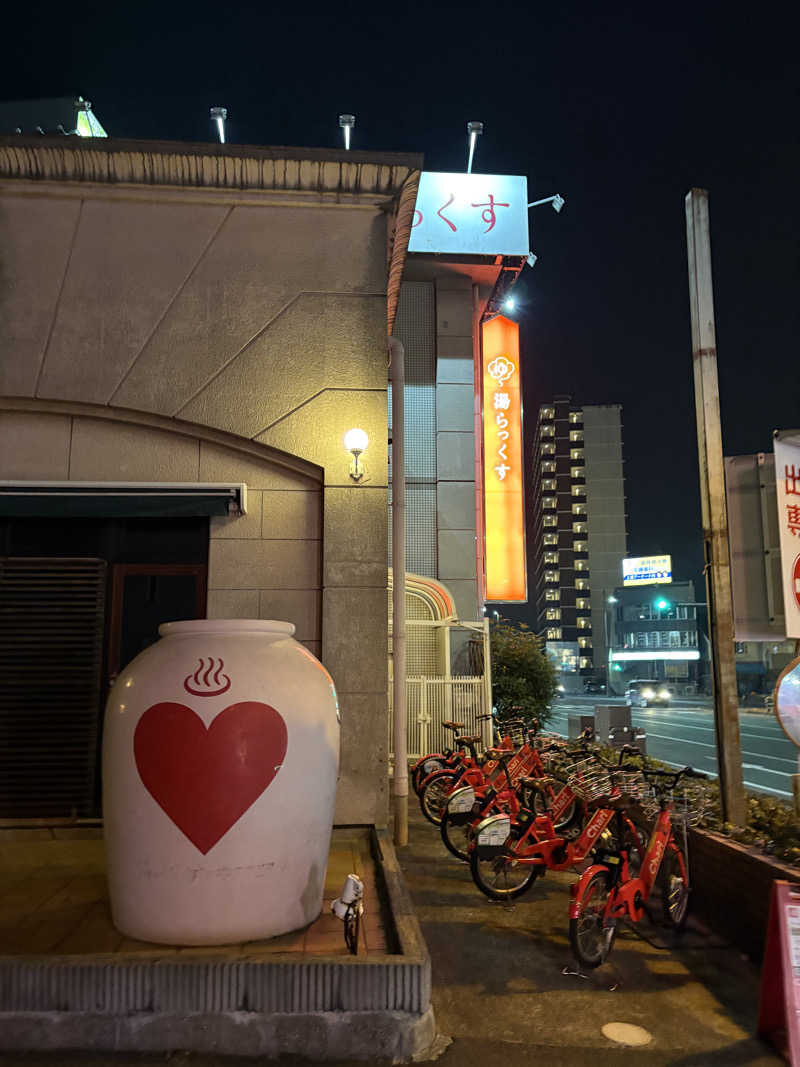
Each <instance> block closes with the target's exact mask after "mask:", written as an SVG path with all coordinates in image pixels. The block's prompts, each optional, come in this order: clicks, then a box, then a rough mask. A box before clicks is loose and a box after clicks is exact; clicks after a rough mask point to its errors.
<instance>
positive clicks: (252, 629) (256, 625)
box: [158, 619, 295, 637]
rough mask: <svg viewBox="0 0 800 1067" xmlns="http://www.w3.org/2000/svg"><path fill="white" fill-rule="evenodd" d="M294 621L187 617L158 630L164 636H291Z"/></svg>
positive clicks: (165, 624)
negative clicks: (245, 634)
mask: <svg viewBox="0 0 800 1067" xmlns="http://www.w3.org/2000/svg"><path fill="white" fill-rule="evenodd" d="M294 631H295V625H294V623H293V622H278V621H277V620H276V619H187V620H185V621H181V622H162V624H161V625H160V626H159V628H158V632H159V634H160V635H161V636H162V637H173V636H174V635H175V634H242V633H251V634H282V635H284V636H286V637H291V636H292V634H293V633H294Z"/></svg>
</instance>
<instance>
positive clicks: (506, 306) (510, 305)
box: [503, 296, 517, 311]
mask: <svg viewBox="0 0 800 1067" xmlns="http://www.w3.org/2000/svg"><path fill="white" fill-rule="evenodd" d="M516 306H517V302H516V300H515V299H514V297H513V296H507V297H506V298H505V300H504V301H503V311H513V310H514V308H515V307H516Z"/></svg>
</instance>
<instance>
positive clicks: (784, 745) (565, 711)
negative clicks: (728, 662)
mask: <svg viewBox="0 0 800 1067" xmlns="http://www.w3.org/2000/svg"><path fill="white" fill-rule="evenodd" d="M624 703H625V701H624V700H622V699H620V698H615V697H610V698H606V697H598V696H591V697H588V696H574V695H572V694H568V695H566V696H564V697H563V698H561V699H560V700H559V701H558V702H557V703H556V704H555V706H554V708H553V714H552V717H551V718H550V720H549V722H548V724H547V729H548V730H550V731H552V732H553V733H558V734H561V735H563V736H564V737H566V736H568V732H569V716H570V715H579V714H583V715H586V714H590V713H591V711H592V710H593V708H594V706H595V705H596V704H624ZM631 721H632V723H633V725H634V726H640V727H642V728H643V729H644V730H645V732H646V733H647V754H648V755H649V756H654V757H655V758H656V759H660V760H663V761H664V762H665V763H670V764H672V765H674V766H676V767H684V766H687V765H689V766H692V767H694V768H696V769H697V770H699V771H705V772H706V773H707V774H712V775H716V773H717V749H716V735H715V730H714V714H713V711H712V708H711V701H710V699H705V700H700V699H696V700H689V699H686V700H681V699H678V700H675V701H673V703H672V704H671V705H670V707H668V708H633V709H632V710H631ZM739 732H740V735H741V743H742V767H743V769H744V784H745V786H746V788H748V789H753V790H755V791H756V792H759V793H770V794H772V795H773V796H776V797H783V798H785V799H788V798H791V796H792V775H793V774H797V773H798V770H800V768H798V750H797V748H795V746H794V745H793V744H792V742H791V741H790V740H789V739H788V738H787V736H786V734H784V732H783V730H782V729H781V727H780V724H779V723H778V721H777V719H776V718H775V716H774V715H772V714H771V713H770V714H763V713H762V714H757V713H753V712H746V711H740V713H739Z"/></svg>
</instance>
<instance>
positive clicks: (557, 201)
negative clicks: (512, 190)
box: [528, 193, 566, 214]
mask: <svg viewBox="0 0 800 1067" xmlns="http://www.w3.org/2000/svg"><path fill="white" fill-rule="evenodd" d="M540 204H552V205H553V211H555V213H556V214H558V213H559V212H560V211H561V209H562V207H563V206H564V204H566V200H565V199H564V197H563V196H562V195H561V194H560V193H556V194H555V196H546V197H545V198H544V200H533V201H531V203H530V204H528V207H538V206H539V205H540Z"/></svg>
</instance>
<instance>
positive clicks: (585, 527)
mask: <svg viewBox="0 0 800 1067" xmlns="http://www.w3.org/2000/svg"><path fill="white" fill-rule="evenodd" d="M572 532H573V533H576V534H585V533H588V532H589V524H588V523H586V522H573V524H572Z"/></svg>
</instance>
